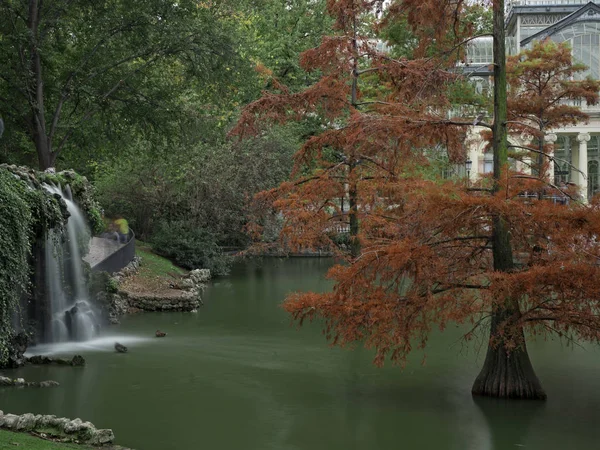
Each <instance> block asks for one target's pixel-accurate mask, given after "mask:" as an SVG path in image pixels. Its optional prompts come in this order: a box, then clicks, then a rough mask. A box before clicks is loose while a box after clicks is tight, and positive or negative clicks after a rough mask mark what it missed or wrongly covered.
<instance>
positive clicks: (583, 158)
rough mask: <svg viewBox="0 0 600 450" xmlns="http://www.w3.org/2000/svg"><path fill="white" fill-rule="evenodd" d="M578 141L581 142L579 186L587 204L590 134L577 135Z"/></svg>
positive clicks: (578, 164) (578, 159) (578, 166)
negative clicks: (588, 144)
mask: <svg viewBox="0 0 600 450" xmlns="http://www.w3.org/2000/svg"><path fill="white" fill-rule="evenodd" d="M577 140H578V141H579V157H578V158H577V168H578V169H579V170H580V173H579V177H578V180H579V182H578V184H579V189H580V192H581V199H582V200H583V202H586V203H587V179H588V177H587V168H588V156H587V143H588V142H589V141H590V134H589V133H579V134H578V135H577Z"/></svg>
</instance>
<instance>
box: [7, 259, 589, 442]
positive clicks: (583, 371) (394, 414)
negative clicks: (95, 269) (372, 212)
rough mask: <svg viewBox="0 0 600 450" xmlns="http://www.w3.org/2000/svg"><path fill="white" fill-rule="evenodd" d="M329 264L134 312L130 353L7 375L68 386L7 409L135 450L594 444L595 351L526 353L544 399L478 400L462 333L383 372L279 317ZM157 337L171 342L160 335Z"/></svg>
mask: <svg viewBox="0 0 600 450" xmlns="http://www.w3.org/2000/svg"><path fill="white" fill-rule="evenodd" d="M330 264H331V261H329V260H324V259H321V260H319V259H289V260H275V259H269V260H264V261H262V263H245V264H243V265H240V266H238V267H237V268H236V270H234V272H233V274H232V276H231V277H228V278H224V279H219V280H216V281H215V283H214V284H213V285H212V286H211V287H210V288H209V289H208V290H207V292H206V298H205V306H204V307H203V308H202V309H200V310H199V312H198V313H197V314H190V313H188V314H185V313H170V314H169V313H156V314H150V313H146V314H139V315H133V316H130V317H127V318H125V320H123V323H122V325H120V326H118V327H113V328H112V329H111V330H110V331H111V332H112V333H119V334H129V335H136V336H140V337H147V338H148V340H147V341H140V342H137V343H136V344H135V345H134V346H132V347H131V348H130V352H129V353H127V354H117V353H114V352H97V351H91V350H86V349H81V353H82V354H83V355H84V356H85V357H86V359H87V366H86V367H85V368H83V369H79V368H64V367H27V368H24V369H20V370H18V371H14V372H11V373H10V375H11V376H23V377H25V378H27V379H30V380H31V381H35V380H42V379H56V380H57V381H59V382H60V383H61V386H60V387H58V388H56V389H45V390H27V389H23V390H15V389H3V390H0V405H2V409H3V410H4V411H10V412H14V413H23V412H35V413H51V414H57V415H62V416H67V417H73V418H74V417H80V418H82V419H83V420H90V421H92V422H93V423H94V424H95V425H96V426H98V427H109V428H113V429H114V431H115V434H116V436H117V442H118V443H120V444H122V445H129V446H132V447H134V448H137V449H140V450H166V449H174V450H175V449H176V450H188V449H189V450H193V449H197V448H214V449H242V448H243V449H260V450H262V449H277V450H279V449H294V450H298V449H301V450H304V449H307V450H308V449H310V450H335V449H373V450H377V449H396V448H398V447H399V446H401V447H403V448H404V447H406V448H411V449H436V450H437V449H444V450H446V449H456V450H469V449H472V450H488V449H489V450H492V449H493V450H504V449H509V448H519V447H521V446H522V447H523V448H528V449H544V450H564V449H567V448H577V449H579V448H595V446H596V445H597V442H598V441H599V440H600V429H599V428H598V427H597V426H596V423H595V421H596V417H597V411H598V410H599V408H600V392H599V391H598V389H596V386H597V383H598V381H597V373H598V371H599V370H600V354H599V352H598V351H597V350H596V349H595V348H592V347H587V349H582V348H576V349H575V350H571V349H567V348H564V347H561V345H560V344H559V343H558V342H552V341H548V342H537V343H534V344H533V345H532V346H531V357H532V359H533V361H534V363H535V364H536V367H537V368H538V372H539V373H538V375H539V376H540V378H541V379H542V381H543V382H544V385H545V386H546V389H547V392H548V401H547V402H531V401H529V402H528V401H498V400H493V399H473V398H472V397H471V394H470V388H471V383H472V380H473V377H474V376H475V375H476V374H477V372H478V369H479V367H480V365H481V363H482V362H483V361H482V360H483V357H484V353H485V352H484V350H482V351H481V352H480V353H479V354H478V353H477V352H476V351H474V350H467V349H461V347H460V346H459V345H456V344H455V342H456V341H457V339H458V337H459V336H460V330H458V329H454V330H453V329H449V330H447V331H446V332H444V333H443V334H436V335H434V336H433V337H432V339H431V342H430V344H429V348H428V351H427V354H428V358H427V364H426V365H425V366H421V365H420V361H421V358H422V355H413V358H412V359H411V361H410V362H409V365H408V366H407V368H406V369H405V370H404V371H403V372H401V371H400V369H398V368H395V367H391V366H386V367H384V368H383V369H376V368H374V367H373V366H372V365H371V360H372V357H373V354H372V353H371V352H368V351H365V350H363V349H360V348H357V349H355V350H353V351H349V350H342V349H338V348H330V347H328V346H327V344H326V343H325V341H324V337H323V335H322V333H321V329H320V327H319V325H318V324H316V323H315V324H312V325H307V326H306V327H304V328H303V329H302V330H301V331H297V330H296V328H295V327H293V326H290V319H289V317H288V316H287V315H286V314H285V312H284V311H283V310H282V309H281V308H280V304H281V302H282V300H283V298H284V297H285V295H286V294H287V293H289V292H291V291H293V290H306V289H315V290H322V289H327V288H328V286H329V285H328V283H327V282H326V281H324V279H323V274H324V273H325V271H326V269H327V267H329V266H330ZM156 329H161V330H164V331H167V332H168V336H167V337H166V338H164V339H155V338H153V336H154V332H155V330H156ZM108 339H109V340H110V339H111V338H108Z"/></svg>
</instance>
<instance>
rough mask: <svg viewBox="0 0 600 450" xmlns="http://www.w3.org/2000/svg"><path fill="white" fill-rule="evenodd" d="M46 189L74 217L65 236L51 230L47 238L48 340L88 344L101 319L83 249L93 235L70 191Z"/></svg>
mask: <svg viewBox="0 0 600 450" xmlns="http://www.w3.org/2000/svg"><path fill="white" fill-rule="evenodd" d="M44 187H45V188H46V189H47V190H48V191H50V192H52V193H54V194H58V195H60V196H61V197H62V199H63V200H64V201H65V203H66V205H67V210H68V211H69V214H70V217H69V219H68V221H67V226H66V231H65V235H64V236H61V235H60V234H59V233H58V232H56V231H55V230H50V232H49V233H48V236H47V237H46V250H45V258H46V293H47V296H48V300H49V304H50V322H51V323H50V326H49V327H46V336H45V340H46V341H47V342H66V341H70V340H75V341H86V340H89V339H91V338H93V337H94V336H96V334H97V333H98V330H99V320H98V316H99V315H98V314H97V312H96V311H95V308H94V307H93V305H92V304H91V302H90V296H89V291H88V288H87V285H86V281H85V277H84V274H83V261H82V259H81V251H80V245H81V244H82V243H87V242H88V241H89V238H90V233H89V231H88V227H87V225H86V222H85V219H84V218H83V215H82V213H81V210H80V209H79V207H78V206H77V205H76V204H75V202H74V201H73V200H72V198H71V191H70V189H68V188H67V189H65V190H64V191H63V190H61V189H60V188H58V187H55V186H49V185H45V186H44ZM63 238H64V239H63ZM63 240H66V242H64V244H63Z"/></svg>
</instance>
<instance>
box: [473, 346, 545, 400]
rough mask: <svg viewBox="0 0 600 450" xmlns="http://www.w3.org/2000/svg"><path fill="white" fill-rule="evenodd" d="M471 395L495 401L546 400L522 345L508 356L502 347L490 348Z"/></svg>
mask: <svg viewBox="0 0 600 450" xmlns="http://www.w3.org/2000/svg"><path fill="white" fill-rule="evenodd" d="M471 393H472V394H473V395H481V396H487V397H499V398H514V399H530V400H545V399H546V392H545V391H544V389H543V388H542V385H541V383H540V380H539V379H538V377H537V375H536V374H535V372H534V370H533V366H532V365H531V361H530V360H529V355H528V354H527V348H526V347H525V344H524V343H523V347H522V348H518V349H516V350H513V351H512V352H507V351H506V349H505V347H504V346H502V345H499V346H497V347H495V348H494V347H492V346H491V345H490V347H488V351H487V355H486V357H485V363H484V364H483V368H482V369H481V372H480V373H479V375H478V376H477V379H476V380H475V383H474V384H473V389H472V390H471Z"/></svg>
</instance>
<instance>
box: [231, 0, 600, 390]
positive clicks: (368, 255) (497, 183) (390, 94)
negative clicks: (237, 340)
mask: <svg viewBox="0 0 600 450" xmlns="http://www.w3.org/2000/svg"><path fill="white" fill-rule="evenodd" d="M372 6H373V5H372V4H371V3H355V2H353V1H350V0H346V1H342V0H340V1H337V2H335V1H332V2H330V3H329V9H330V13H333V14H334V16H335V17H336V19H337V22H336V23H337V24H338V27H339V28H338V29H339V30H340V36H334V37H331V38H328V39H325V40H324V43H323V44H322V45H321V46H320V47H319V48H318V49H315V50H314V51H310V52H307V53H306V54H305V55H304V61H305V64H306V63H308V64H313V66H314V67H319V69H321V70H322V71H323V77H322V78H321V80H320V81H319V82H317V83H316V84H315V85H314V86H312V87H310V88H309V89H307V90H306V91H304V92H302V93H299V94H286V93H285V92H284V93H283V94H281V93H279V94H273V93H270V94H266V95H265V96H264V97H263V98H262V99H261V100H259V101H258V102H257V103H255V104H253V105H251V106H250V107H249V108H248V109H247V110H246V113H245V115H244V117H243V121H242V122H241V124H240V125H239V127H238V131H239V132H243V131H245V130H247V129H252V127H253V126H255V125H256V122H257V119H265V118H266V119H274V120H284V119H286V118H287V119H289V118H290V117H291V118H296V117H299V116H301V115H303V114H306V113H309V112H310V113H312V114H321V115H322V116H323V117H326V118H328V119H329V124H330V125H331V126H330V127H329V129H327V130H326V131H324V132H323V133H321V134H320V135H317V136H314V137H312V138H311V139H309V141H308V142H307V143H306V144H305V146H304V147H303V148H302V149H301V150H300V152H299V153H298V155H297V161H298V164H297V170H296V177H295V178H293V179H292V180H291V181H290V182H288V183H285V184H283V185H282V186H281V187H280V188H279V189H277V190H275V191H271V192H268V193H266V194H265V195H264V197H263V198H265V197H266V198H269V199H273V200H274V201H275V202H274V205H275V207H276V208H278V209H279V210H280V211H281V212H282V213H283V215H284V217H285V219H286V221H287V222H286V226H285V227H284V230H283V241H284V242H285V243H286V244H288V245H295V246H308V245H323V243H326V242H327V239H328V236H327V234H328V232H331V231H332V229H333V228H334V227H333V226H332V219H335V218H337V217H338V216H340V215H341V216H346V217H347V216H350V217H351V216H352V214H354V215H355V216H356V217H357V218H358V219H359V223H360V229H359V231H358V232H357V233H356V235H355V236H354V237H355V238H356V239H357V240H358V244H359V247H358V250H359V251H358V252H351V253H350V255H349V256H348V258H347V263H346V264H340V265H337V266H335V267H333V268H332V269H331V270H330V272H329V274H328V276H329V277H330V278H331V279H333V280H334V282H335V283H334V287H333V290H332V291H331V292H327V293H297V294H293V295H291V296H290V297H288V299H287V300H286V302H285V304H284V307H285V309H286V310H287V311H289V312H290V313H291V314H292V315H293V317H294V318H295V319H297V320H298V321H299V322H300V323H302V321H303V320H305V319H312V318H315V317H319V318H322V319H324V321H325V329H326V335H327V337H328V338H329V339H331V340H332V342H333V343H334V344H338V345H347V344H351V343H354V342H357V341H359V342H364V344H365V345H366V346H367V347H369V348H374V349H375V363H376V364H383V362H384V361H385V359H386V358H387V357H389V358H390V359H391V360H392V361H394V362H398V363H404V362H405V361H406V358H407V356H408V354H409V353H410V352H411V351H412V349H413V348H414V347H415V346H416V347H418V348H422V347H425V345H426V343H427V340H428V336H429V333H430V331H431V330H432V328H434V327H439V328H441V329H444V328H445V327H446V326H447V325H448V324H449V323H459V324H463V325H464V326H465V328H466V327H467V325H469V328H468V329H467V330H466V332H465V335H464V337H465V339H467V340H469V339H471V338H472V337H473V335H474V333H475V332H477V331H479V332H483V333H486V334H488V333H489V339H488V340H487V342H488V350H487V354H486V360H485V362H484V365H483V368H482V370H481V373H480V374H479V376H478V377H477V379H476V381H475V383H474V385H473V389H472V392H473V394H475V395H488V396H496V397H508V398H532V399H540V398H545V393H544V391H543V389H542V387H541V385H540V382H539V380H538V379H537V377H536V375H535V373H534V371H533V367H532V365H531V362H530V360H529V356H528V354H527V347H526V342H525V330H527V331H528V332H529V334H531V335H534V336H535V335H546V334H557V335H558V336H560V337H563V338H566V339H570V340H579V339H586V340H591V341H596V342H597V341H599V340H600V314H599V313H600V301H599V300H598V299H599V298H600V297H598V294H599V293H600V287H599V286H597V283H595V282H594V279H595V277H597V276H598V275H600V267H599V266H598V264H597V260H598V258H600V248H599V246H598V245H597V244H596V243H595V242H596V236H597V233H598V232H599V231H600V228H599V227H600V209H599V208H598V207H597V206H594V207H592V208H585V207H582V206H581V205H577V204H574V205H572V206H571V207H569V208H565V207H560V206H556V205H552V204H548V203H547V202H543V201H540V202H535V203H534V204H528V203H525V202H523V201H521V199H520V198H519V193H520V192H522V191H523V190H528V189H530V188H531V187H532V186H533V187H535V186H538V185H539V183H540V181H539V180H538V179H537V178H536V177H523V176H522V174H518V173H513V172H511V171H510V170H509V167H508V164H507V163H508V143H507V126H508V122H509V121H508V117H507V114H508V107H507V90H506V61H505V50H504V2H503V1H502V0H494V1H493V13H494V53H495V62H494V81H495V85H494V122H493V124H492V125H489V124H487V123H482V124H481V125H483V126H485V127H490V128H491V129H492V132H493V152H494V173H493V176H492V179H491V183H490V184H488V185H485V184H484V185H482V186H478V187H476V188H474V189H467V188H466V186H465V184H464V183H463V182H461V181H447V182H440V181H437V182H436V181H430V180H428V179H426V178H424V177H423V176H422V166H423V165H426V164H427V161H428V158H427V157H428V156H429V155H431V154H432V152H434V151H435V148H436V146H437V148H439V147H446V148H447V150H448V151H449V152H450V154H451V156H452V155H453V156H455V157H456V158H457V159H458V158H460V156H461V155H462V154H461V153H460V150H461V149H462V146H463V142H464V141H463V140H462V138H463V137H464V135H462V134H461V130H463V127H465V126H467V124H470V125H472V123H473V120H472V118H471V119H470V120H466V118H462V119H461V118H456V119H447V117H448V116H447V114H448V109H449V107H450V104H449V102H448V100H447V98H446V97H445V88H446V87H447V86H449V84H450V82H451V81H453V79H454V78H453V76H452V74H453V72H451V71H444V70H443V69H444V67H445V66H444V64H445V63H448V59H449V58H448V55H449V54H450V53H451V52H452V50H449V51H448V52H440V51H439V49H441V48H449V49H454V48H456V47H457V45H458V44H459V43H460V42H464V41H465V39H464V37H463V36H461V35H460V34H461V33H449V32H448V30H449V29H454V30H460V29H461V27H460V26H459V25H457V24H455V21H456V20H458V19H457V18H459V17H460V7H461V2H456V1H448V2H439V1H425V2H423V1H418V2H417V1H414V2H413V1H401V2H393V3H392V4H391V6H390V8H389V9H388V14H393V15H396V16H397V17H398V18H399V19H402V20H406V22H407V23H408V24H410V25H411V26H412V27H414V29H413V32H414V33H416V35H417V36H418V39H419V44H418V45H417V46H416V47H415V52H416V53H415V56H416V58H417V59H414V60H394V59H391V58H389V57H387V56H385V55H378V54H377V53H376V52H372V53H370V58H369V62H368V64H369V66H360V65H359V66H358V67H355V66H353V61H354V60H353V59H352V55H353V53H352V48H353V47H352V44H351V43H350V44H347V42H348V41H350V42H352V36H353V35H352V29H353V28H355V24H356V21H357V20H360V17H361V16H360V13H359V12H365V10H369V8H370V7H372ZM457 8H458V10H457ZM434 11H435V13H434ZM438 21H441V22H438ZM419 33H422V34H419ZM357 41H359V42H361V39H360V38H359V39H357ZM431 45H434V46H436V52H434V53H432V52H431V50H430V46H431ZM360 53H361V54H365V53H366V50H365V48H363V47H361V51H360ZM432 54H438V55H440V58H437V57H433V56H431V55H432ZM419 55H429V56H427V57H424V58H419ZM457 56H460V55H457ZM334 57H335V58H334ZM317 65H318V66H317ZM364 71H368V73H376V74H377V79H378V81H379V82H380V83H382V84H384V85H385V87H386V89H385V90H379V91H372V92H376V94H377V97H374V98H368V99H365V98H361V94H360V92H361V91H360V90H357V91H356V92H357V97H356V101H352V99H354V98H355V97H353V95H352V93H353V91H354V90H353V87H356V84H355V83H354V82H353V81H354V80H355V78H354V77H353V75H352V74H353V73H355V72H358V73H359V74H360V73H367V72H364ZM348 161H350V162H354V163H355V166H354V171H353V172H352V175H351V176H353V177H354V178H350V180H348V178H346V177H347V176H348V171H340V172H336V170H337V169H338V168H339V167H341V166H343V164H347V163H348ZM351 183H354V185H355V186H357V189H356V192H357V197H356V202H355V205H356V206H355V209H354V211H352V210H351V211H350V212H348V213H347V214H346V213H345V212H344V211H341V210H340V208H339V204H338V203H336V202H335V201H334V200H333V199H335V198H336V197H339V196H340V195H343V194H344V193H345V190H344V187H343V186H344V185H345V184H348V185H350V186H352V184H351ZM353 253H355V254H353ZM356 253H357V254H356Z"/></svg>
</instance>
